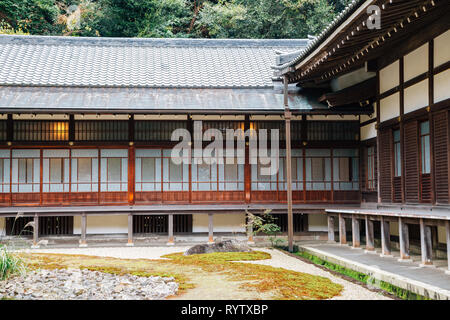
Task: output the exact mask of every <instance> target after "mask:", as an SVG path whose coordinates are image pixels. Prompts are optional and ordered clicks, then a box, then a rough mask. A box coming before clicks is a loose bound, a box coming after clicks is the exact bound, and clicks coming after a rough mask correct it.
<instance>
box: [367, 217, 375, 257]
mask: <svg viewBox="0 0 450 320" xmlns="http://www.w3.org/2000/svg"><path fill="white" fill-rule="evenodd" d="M366 251H367V252H373V251H375V241H374V236H373V221H372V220H370V219H369V216H366Z"/></svg>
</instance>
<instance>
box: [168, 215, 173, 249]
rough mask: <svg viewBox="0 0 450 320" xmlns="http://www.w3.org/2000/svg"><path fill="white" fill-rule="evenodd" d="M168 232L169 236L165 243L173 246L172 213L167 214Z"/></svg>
mask: <svg viewBox="0 0 450 320" xmlns="http://www.w3.org/2000/svg"><path fill="white" fill-rule="evenodd" d="M168 229H169V230H168V232H169V237H168V240H167V245H168V246H173V245H174V239H173V214H169V221H168Z"/></svg>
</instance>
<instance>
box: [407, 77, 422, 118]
mask: <svg viewBox="0 0 450 320" xmlns="http://www.w3.org/2000/svg"><path fill="white" fill-rule="evenodd" d="M427 105H428V79H426V80H423V81H421V82H419V83H416V84H415V85H413V86H411V87H408V88H406V89H405V110H404V111H405V113H408V112H412V111H414V110H417V109H420V108H423V107H426V106H427Z"/></svg>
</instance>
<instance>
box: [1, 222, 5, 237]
mask: <svg viewBox="0 0 450 320" xmlns="http://www.w3.org/2000/svg"><path fill="white" fill-rule="evenodd" d="M5 224H6V221H5V218H0V237H3V236H5V235H6V227H5Z"/></svg>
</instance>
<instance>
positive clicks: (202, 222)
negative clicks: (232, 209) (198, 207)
mask: <svg viewBox="0 0 450 320" xmlns="http://www.w3.org/2000/svg"><path fill="white" fill-rule="evenodd" d="M244 224H245V213H242V214H215V215H214V216H213V230H214V232H246V230H245V227H244ZM192 232H208V215H207V214H194V215H192Z"/></svg>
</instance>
